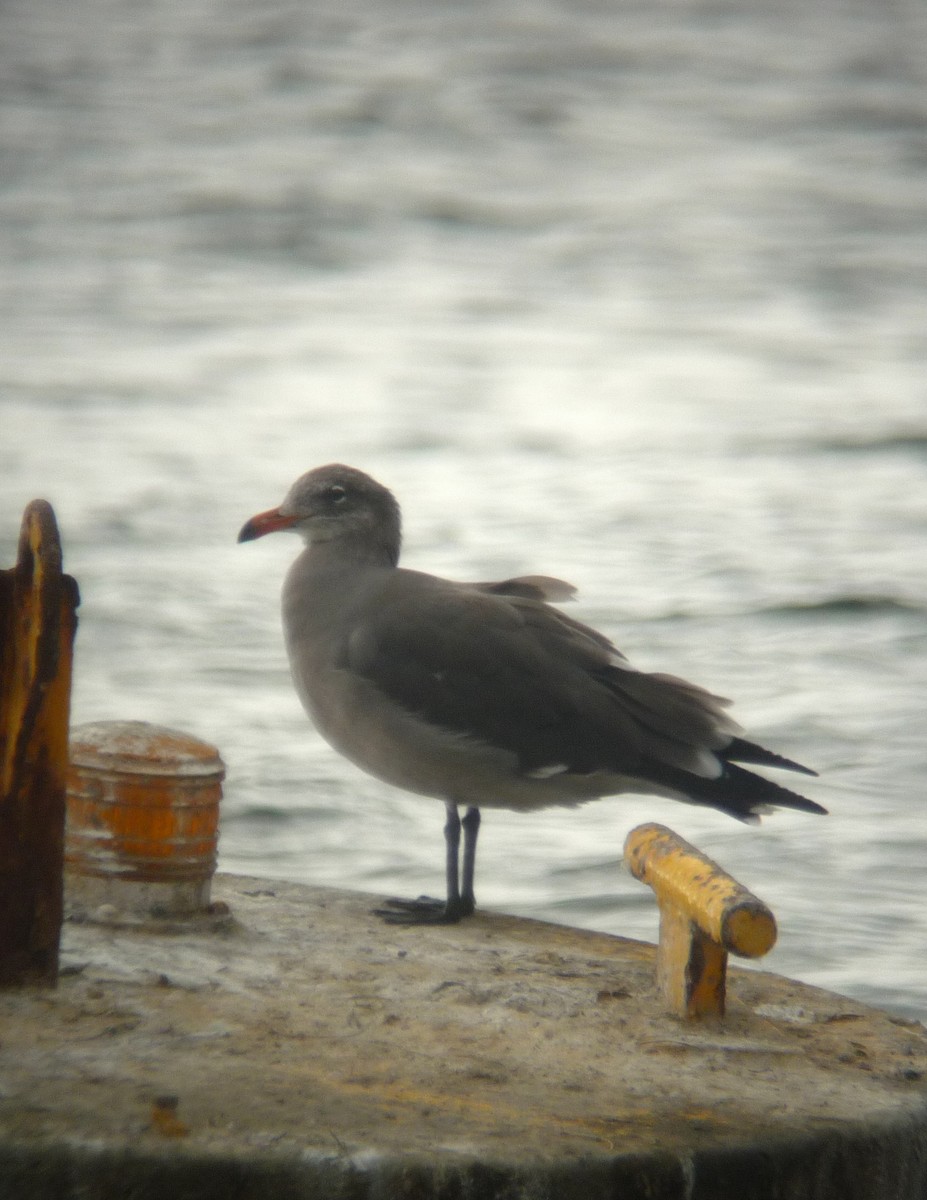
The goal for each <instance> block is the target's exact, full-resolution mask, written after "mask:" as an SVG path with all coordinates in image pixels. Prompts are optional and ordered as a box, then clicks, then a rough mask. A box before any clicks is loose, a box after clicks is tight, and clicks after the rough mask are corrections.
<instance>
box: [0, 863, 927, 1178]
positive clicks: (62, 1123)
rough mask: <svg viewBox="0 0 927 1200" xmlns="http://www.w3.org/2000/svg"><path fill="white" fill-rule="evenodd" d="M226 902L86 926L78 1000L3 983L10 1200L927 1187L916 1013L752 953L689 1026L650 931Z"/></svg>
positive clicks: (314, 901) (69, 939)
mask: <svg viewBox="0 0 927 1200" xmlns="http://www.w3.org/2000/svg"><path fill="white" fill-rule="evenodd" d="M213 894H214V898H215V899H216V900H219V901H225V902H226V903H228V905H229V906H230V908H231V913H232V917H231V919H228V920H226V921H225V922H223V921H222V920H218V921H213V922H212V923H210V922H208V921H204V922H202V923H201V924H200V925H199V926H197V925H196V924H191V925H190V926H189V927H187V928H185V931H184V932H177V929H178V928H179V927H176V926H175V927H174V931H170V929H169V927H166V928H165V929H164V930H162V931H159V932H144V931H140V930H132V929H125V928H111V927H107V926H101V925H91V924H73V923H72V924H68V925H66V927H65V935H64V940H63V951H64V958H63V973H62V978H61V982H60V985H59V987H58V989H57V991H55V992H39V991H23V992H19V993H8V994H5V995H0V1198H2V1200H6V1198H7V1197H9V1198H10V1200H13V1198H15V1200H39V1198H41V1200H47V1198H49V1197H55V1198H56V1200H59V1198H68V1200H71V1198H73V1200H77V1198H78V1197H81V1198H83V1200H86V1198H92V1200H116V1198H119V1200H123V1198H125V1200H128V1198H129V1197H131V1198H132V1200H149V1198H151V1200H154V1198H155V1197H157V1198H158V1200H160V1198H162V1197H168V1196H169V1197H171V1198H172V1200H173V1198H178V1200H206V1198H209V1200H212V1198H216V1200H219V1198H221V1200H246V1198H247V1200H250V1198H252V1197H254V1198H255V1200H256V1198H258V1197H261V1198H265V1197H266V1198H268V1200H270V1198H273V1200H289V1198H290V1197H292V1198H294V1200H295V1198H297V1197H298V1198H300V1200H310V1198H311V1200H315V1198H319V1200H322V1198H324V1200H341V1198H344V1200H355V1198H357V1200H361V1198H364V1200H367V1198H370V1200H374V1198H382V1200H386V1198H389V1200H394V1198H395V1200H419V1198H421V1200H426V1198H429V1200H430V1198H432V1197H439V1198H441V1200H490V1198H492V1200H503V1198H504V1200H555V1198H556V1200H570V1198H572V1197H577V1198H579V1197H581V1198H582V1200H600V1198H601V1200H604V1198H606V1197H621V1200H635V1198H637V1197H645V1196H646V1197H649V1198H650V1200H670V1198H672V1200H677V1198H679V1200H681V1198H683V1197H685V1198H687V1200H705V1198H709V1197H711V1198H712V1200H723V1198H730V1200H733V1198H735V1197H736V1200H765V1198H767V1197H768V1198H772V1197H776V1198H777V1200H788V1198H791V1197H795V1198H798V1197H801V1198H802V1200H805V1198H811V1197H814V1198H816V1200H829V1198H831V1197H833V1198H834V1200H838V1198H839V1200H896V1198H897V1200H915V1198H917V1197H922V1196H925V1195H927V1090H925V1080H927V1031H925V1029H924V1028H923V1027H922V1026H921V1025H919V1024H916V1023H913V1022H909V1021H904V1020H901V1019H896V1018H892V1017H890V1016H888V1015H886V1014H884V1013H880V1012H878V1011H875V1010H873V1009H870V1008H867V1007H866V1006H864V1005H861V1004H857V1003H855V1002H852V1001H849V1000H846V999H844V998H842V997H840V996H835V995H831V994H830V993H826V992H822V991H820V990H817V989H814V988H809V987H805V986H803V985H801V984H797V983H794V982H792V981H790V980H785V979H782V978H779V977H777V976H773V975H769V974H762V973H758V972H741V971H734V972H732V973H731V979H730V986H729V1013H728V1017H727V1018H726V1019H725V1021H724V1023H723V1024H722V1025H717V1024H708V1025H683V1024H681V1023H680V1022H678V1021H677V1020H675V1019H673V1018H670V1017H667V1016H663V1015H661V1013H660V1011H659V1002H658V1000H657V997H656V992H655V988H654V983H653V957H654V951H653V947H651V946H646V945H643V944H641V943H637V942H630V941H625V940H622V939H618V938H613V937H608V936H605V935H599V934H594V933H586V932H582V931H578V930H574V929H569V928H562V927H559V926H552V925H545V924H540V923H537V922H531V921H523V920H518V919H515V918H510V917H505V916H500V915H496V914H485V913H484V914H481V915H478V916H477V917H475V918H474V919H472V920H471V921H469V922H465V923H464V924H462V925H459V926H456V927H447V928H441V927H436V928H432V929H421V928H418V929H414V928H413V929H403V928H398V927H388V926H384V925H383V924H382V923H381V922H380V921H379V920H378V919H377V918H376V917H374V916H372V915H371V913H370V909H371V908H372V907H373V903H374V901H373V899H372V898H371V897H368V896H362V895H358V894H356V893H346V892H340V891H333V890H328V889H310V888H302V887H297V886H294V885H289V884H282V883H277V882H272V883H271V882H268V881H262V880H256V879H246V878H241V877H233V876H218V877H217V879H216V882H215V885H214V892H213ZM165 1094H168V1095H173V1096H176V1097H177V1098H178V1101H179V1103H178V1107H177V1112H176V1121H175V1122H174V1123H173V1124H172V1123H171V1121H170V1120H167V1121H164V1120H161V1121H158V1120H153V1119H152V1104H153V1101H154V1100H155V1098H156V1097H159V1096H163V1095H165ZM172 1135H177V1136H172Z"/></svg>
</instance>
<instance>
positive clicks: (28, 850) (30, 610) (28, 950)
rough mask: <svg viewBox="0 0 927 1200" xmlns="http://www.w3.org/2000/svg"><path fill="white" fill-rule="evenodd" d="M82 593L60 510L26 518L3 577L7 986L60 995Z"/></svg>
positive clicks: (0, 891)
mask: <svg viewBox="0 0 927 1200" xmlns="http://www.w3.org/2000/svg"><path fill="white" fill-rule="evenodd" d="M79 602H80V601H79V597H78V591H77V584H76V583H75V581H74V580H73V579H72V578H71V577H70V576H69V575H64V574H62V571H61V542H60V540H59V538H58V527H57V524H56V522H55V514H54V513H53V512H52V509H51V505H50V504H48V502H47V501H45V500H33V501H32V503H31V504H30V505H29V506H28V507H27V508H26V511H25V513H24V515H23V522H22V529H21V532H20V537H19V555H18V559H17V563H16V566H15V567H13V568H12V569H11V570H7V571H0V986H5V987H15V986H20V985H23V984H35V983H37V984H46V985H52V986H53V985H54V984H55V982H56V981H57V978H58V944H59V940H60V936H61V920H62V856H63V847H64V812H65V779H66V775H67V767H68V716H69V711H70V703H71V661H72V651H73V646H74V634H75V632H76V629H77V612H76V610H77V606H78V604H79Z"/></svg>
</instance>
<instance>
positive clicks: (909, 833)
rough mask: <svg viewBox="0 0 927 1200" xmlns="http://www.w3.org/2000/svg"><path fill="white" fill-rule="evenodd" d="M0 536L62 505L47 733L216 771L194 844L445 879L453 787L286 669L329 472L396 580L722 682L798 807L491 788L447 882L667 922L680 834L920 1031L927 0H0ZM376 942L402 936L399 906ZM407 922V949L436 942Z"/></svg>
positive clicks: (511, 907)
mask: <svg viewBox="0 0 927 1200" xmlns="http://www.w3.org/2000/svg"><path fill="white" fill-rule="evenodd" d="M0 20H2V32H3V37H2V39H0V122H2V124H0V305H2V325H0V328H2V340H3V353H2V355H0V565H4V566H9V565H12V563H13V561H14V558H15V544H16V538H17V534H18V529H19V522H20V518H21V513H22V509H23V507H24V506H25V504H26V503H27V502H28V501H29V500H31V499H33V498H34V497H36V496H44V497H46V498H47V499H48V500H50V501H51V502H52V504H53V505H54V508H55V511H56V514H57V518H58V522H59V525H60V528H61V533H62V538H63V543H64V548H65V558H66V569H68V570H69V571H70V572H71V573H72V574H73V575H75V576H76V577H77V579H78V581H79V584H80V589H81V595H82V606H81V610H80V628H79V632H78V642H77V653H76V677H75V686H74V696H73V720H74V722H75V723H78V724H79V723H83V722H86V721H91V720H105V719H140V720H148V721H154V722H160V723H164V724H167V725H171V726H173V727H176V728H178V729H182V730H186V731H189V732H191V733H194V734H197V735H199V736H201V737H204V738H206V739H207V740H209V741H211V742H213V743H215V744H216V745H217V746H218V747H219V748H220V750H221V753H222V755H223V758H224V759H225V761H226V764H227V768H228V778H227V782H226V789H225V799H224V812H223V820H222V838H221V864H220V865H221V867H222V868H224V869H225V870H230V871H240V872H250V873H253V874H257V875H262V876H267V877H279V878H286V879H292V880H301V881H306V882H312V883H322V884H334V885H338V886H343V887H349V888H358V889H364V890H367V891H370V892H374V893H379V894H383V893H387V894H399V895H416V894H418V893H420V892H425V891H427V892H430V893H432V894H441V890H442V887H443V869H442V861H443V844H442V837H441V826H442V824H443V810H442V807H441V805H440V804H439V803H437V802H435V801H431V800H427V799H421V798H416V797H412V796H407V795H403V794H401V793H397V792H395V791H393V790H391V789H390V788H388V787H386V786H385V785H381V784H379V783H377V782H376V781H375V780H372V779H369V778H367V777H365V776H364V775H362V774H361V773H359V772H358V771H357V770H356V769H354V768H353V767H351V766H350V765H348V764H347V763H345V762H343V761H341V760H340V759H339V758H338V757H337V756H336V755H335V753H334V752H333V751H331V750H330V749H329V748H328V747H327V746H326V745H325V744H324V743H322V742H321V741H320V739H319V738H318V737H317V736H316V735H315V734H314V732H313V731H312V730H311V728H310V727H309V725H308V722H307V720H306V718H305V717H304V716H303V714H302V712H301V710H300V707H299V704H298V702H297V700H296V698H295V695H294V694H293V691H292V688H291V686H290V682H289V677H288V670H287V665H286V662H285V658H284V651H283V645H282V639H281V634H280V627H279V614H278V594H279V588H280V584H281V581H282V577H283V574H284V572H285V570H286V567H287V565H288V563H289V561H290V560H291V558H292V557H293V556H294V555H295V553H296V552H297V549H298V544H297V542H296V541H295V540H294V539H292V538H289V539H288V538H284V537H280V538H268V539H266V540H265V541H261V542H258V543H256V544H252V545H246V546H237V545H236V543H235V537H236V534H237V532H238V529H239V528H240V526H241V525H242V524H243V522H244V521H245V520H246V519H247V518H248V517H250V516H251V515H252V514H253V513H255V512H257V511H259V510H262V509H265V508H268V507H271V506H272V505H275V504H277V503H278V502H279V501H280V499H281V498H282V496H283V494H284V492H285V490H286V489H287V487H288V486H289V484H290V483H291V481H292V480H293V479H294V478H295V477H296V476H297V475H299V474H301V473H302V472H303V471H305V470H307V469H308V468H310V467H312V466H316V465H319V464H321V463H325V462H328V461H331V460H340V461H344V462H348V463H351V464H353V465H355V466H358V467H361V468H363V469H365V470H368V471H370V472H371V473H373V474H374V475H376V476H377V477H378V478H379V479H381V480H382V481H383V482H384V483H386V484H387V485H389V486H390V487H392V488H393V489H394V491H395V492H396V493H397V495H398V497H399V499H400V501H401V502H402V504H403V507H404V511H405V517H406V551H405V558H404V561H405V563H406V564H407V565H411V566H415V567H418V568H421V569H424V570H431V571H436V572H439V573H443V574H447V575H450V576H453V577H457V578H461V579H465V578H483V579H485V578H492V577H494V576H495V577H503V576H509V575H513V574H519V573H529V572H537V573H546V574H551V575H557V576H561V577H563V578H565V579H569V580H571V581H572V582H573V583H574V584H576V585H577V586H578V588H579V599H578V602H577V603H575V604H574V605H573V606H572V607H571V613H572V614H573V615H575V616H577V617H579V618H580V619H584V620H587V621H590V622H592V623H594V624H595V625H597V626H598V627H599V628H600V629H602V630H603V631H604V632H606V633H607V634H608V635H609V636H611V637H612V638H613V639H614V640H615V641H616V643H617V644H618V645H619V646H620V647H621V648H622V649H623V650H624V651H625V653H627V654H628V655H629V656H630V657H631V659H632V661H633V662H634V663H635V664H637V665H638V666H640V667H643V668H646V669H652V670H666V671H670V672H673V673H676V674H680V675H683V676H685V677H687V678H689V679H692V680H693V681H695V682H698V683H701V684H703V685H704V686H707V687H709V688H710V689H712V690H714V691H716V692H718V693H720V694H722V695H727V696H731V697H733V698H734V699H735V701H736V704H735V708H734V712H735V714H736V715H737V717H738V718H739V719H740V720H741V722H742V723H743V724H744V725H745V726H746V727H747V728H748V730H749V731H750V733H751V735H752V736H754V737H755V738H756V739H758V740H760V741H762V742H764V743H766V744H768V745H770V746H772V747H773V748H775V749H778V750H779V751H781V752H782V753H784V754H787V755H789V756H791V757H793V758H797V759H799V760H801V761H803V762H806V763H808V764H809V765H811V766H813V767H815V768H816V769H817V770H818V771H819V772H820V778H819V779H817V780H812V781H808V782H807V788H806V790H807V793H808V794H809V795H811V796H813V798H815V799H816V800H818V801H819V802H821V803H822V804H824V805H826V806H827V807H828V808H829V810H830V815H829V816H827V817H823V818H816V817H810V816H805V815H802V814H789V813H778V814H775V815H773V816H770V817H768V818H766V819H764V821H763V823H762V825H761V826H759V827H748V826H743V825H740V824H738V823H737V822H735V821H732V820H730V819H729V818H727V817H725V816H724V815H722V814H720V813H716V812H713V811H708V810H700V809H697V808H693V807H689V806H686V805H681V804H676V803H673V802H671V801H668V800H659V799H654V798H648V797H623V798H620V797H619V798H615V799H611V800H604V801H600V802H597V803H594V804H590V805H588V806H586V807H584V808H580V809H576V810H547V811H544V812H540V813H536V814H534V815H530V816H519V815H517V814H511V813H501V812H487V813H485V814H484V816H485V820H484V825H483V831H482V834H481V847H480V856H479V862H478V874H477V892H478V897H479V900H480V903H481V905H483V906H484V907H488V908H497V909H503V910H507V911H511V912H515V913H521V914H526V915H530V916H532V917H539V918H543V919H545V920H551V921H558V922H564V923H570V924H574V925H580V926H586V927H591V928H595V929H600V930H606V931H611V932H616V933H622V934H628V935H631V936H635V937H644V938H648V939H653V938H654V937H655V935H656V926H657V918H656V909H655V904H654V902H653V898H652V896H651V894H650V893H649V891H648V890H647V889H645V888H644V887H642V885H640V884H639V883H637V882H636V881H634V880H633V879H632V878H631V877H630V875H628V873H627V872H626V871H624V870H623V869H622V868H621V866H620V860H621V849H622V845H623V841H624V838H625V835H626V834H627V832H628V830H629V829H631V828H632V827H633V826H634V825H636V824H639V823H641V822H643V821H650V820H657V821H661V822H664V823H667V824H670V825H671V826H672V827H673V828H675V829H676V830H677V831H678V832H679V833H681V834H682V835H683V836H685V837H687V838H689V839H690V840H692V841H694V842H695V843H696V844H697V845H699V846H700V847H701V848H702V849H703V850H704V851H705V852H706V853H708V854H710V855H711V856H712V857H714V858H715V859H717V860H719V861H720V862H721V863H722V864H723V865H724V866H726V867H727V868H728V869H729V870H730V871H731V872H732V873H733V874H734V875H736V876H737V877H738V878H739V879H740V880H741V881H742V882H744V883H745V884H747V885H748V886H749V887H751V888H752V889H753V890H754V891H756V892H757V893H758V894H759V895H760V896H762V897H763V898H764V899H765V900H766V901H767V902H768V903H769V904H770V906H771V907H772V908H773V909H774V911H775V912H776V914H777V917H778V920H779V925H780V941H779V945H778V946H777V948H776V949H775V951H774V952H773V953H772V954H771V955H770V956H769V957H768V958H767V959H766V960H764V963H763V965H764V966H768V967H769V968H770V969H771V970H774V971H777V972H781V973H783V974H787V975H793V976H796V977H799V978H801V979H803V980H806V981H808V982H811V983H815V984H819V985H822V986H825V987H828V988H833V989H835V990H837V991H841V992H844V993H847V994H851V995H853V996H855V997H858V998H861V999H863V1000H867V1001H871V1002H874V1003H877V1004H879V1005H882V1006H884V1007H888V1008H890V1009H892V1010H893V1011H896V1012H898V1013H899V1014H903V1015H905V1014H906V1015H909V1016H914V1017H919V1018H924V1017H927V953H925V950H927V946H925V942H927V903H925V901H927V883H925V880H927V871H925V866H927V711H925V710H927V703H925V698H927V383H925V358H927V353H925V352H927V65H925V64H927V10H925V9H924V8H923V6H922V5H921V4H920V3H919V2H918V0H894V2H893V3H891V4H885V3H882V2H881V0H818V2H817V3H815V4H813V5H808V4H807V3H805V2H804V0H802V2H798V0H738V2H735V3H732V4H719V3H716V2H715V0H689V2H687V3H675V2H672V0H667V2H661V3H657V2H656V0H646V2H644V0H628V2H622V3H600V2H599V0H493V2H489V0H482V2H478V0H428V2H427V3H424V2H421V0H363V2H361V0H342V2H340V3H339V4H338V5H337V6H335V5H308V4H298V3H295V2H291V3H284V2H276V0H263V2H262V0H247V2H245V0H183V3H180V2H179V0H149V2H147V3H145V4H144V5H140V4H136V3H132V2H131V0H70V2H69V3H67V4H61V3H60V0H8V2H7V3H5V4H4V5H3V12H2V17H0ZM404 936H406V935H404ZM408 936H422V937H426V936H427V931H425V932H420V933H416V934H415V935H408Z"/></svg>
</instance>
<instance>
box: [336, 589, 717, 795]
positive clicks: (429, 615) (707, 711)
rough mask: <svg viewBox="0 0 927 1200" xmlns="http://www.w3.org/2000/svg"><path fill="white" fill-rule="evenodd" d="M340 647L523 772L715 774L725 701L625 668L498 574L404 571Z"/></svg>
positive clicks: (589, 633) (402, 697)
mask: <svg viewBox="0 0 927 1200" xmlns="http://www.w3.org/2000/svg"><path fill="white" fill-rule="evenodd" d="M404 574H405V578H404V580H403V583H402V587H401V588H395V589H391V588H389V587H387V589H386V590H385V591H384V594H383V595H382V597H381V598H380V601H379V603H378V604H377V605H376V606H374V607H373V611H374V615H373V616H369V617H368V618H367V619H366V620H365V621H364V622H363V623H362V624H361V625H359V626H357V627H356V628H355V629H354V631H353V633H352V636H351V639H350V643H349V645H348V646H347V647H346V648H345V654H346V661H345V665H347V666H348V667H349V668H350V669H351V670H352V671H354V672H357V673H358V674H360V675H362V676H364V677H365V678H367V679H368V680H370V681H371V682H372V683H373V684H375V685H376V687H377V688H379V689H380V690H381V691H382V692H384V693H385V694H386V695H387V696H389V697H390V698H391V699H392V700H394V701H396V702H397V703H399V704H401V705H403V707H405V708H406V709H408V710H409V711H411V712H414V713H415V714H416V715H418V716H419V717H421V718H423V719H424V720H426V721H428V722H429V723H431V724H433V725H437V726H440V727H442V728H445V729H449V730H454V731H456V732H458V733H462V734H466V735H468V736H471V737H474V738H477V739H479V740H482V741H484V742H487V743H489V744H491V745H494V746H499V747H501V748H503V749H505V750H508V751H510V752H511V753H513V754H515V755H516V756H517V758H518V761H519V764H520V767H521V769H522V770H523V771H524V772H525V773H531V772H535V771H539V770H542V769H543V768H546V767H554V766H557V767H560V768H565V769H566V770H568V771H570V772H572V773H576V774H588V773H591V772H593V771H608V772H614V773H616V774H632V775H634V774H637V773H640V772H643V771H646V770H650V769H652V764H659V763H667V764H670V765H672V766H675V767H678V768H681V769H683V770H688V771H695V772H696V773H699V774H702V775H711V774H717V773H718V770H719V767H718V762H717V759H716V758H715V757H714V755H713V754H712V753H711V752H712V751H714V750H719V749H721V748H722V747H724V746H725V745H727V744H728V743H729V742H730V741H731V737H732V734H733V733H734V731H735V729H736V727H735V726H734V725H733V723H732V722H731V721H730V720H729V718H728V717H727V716H726V714H725V712H724V704H725V703H726V702H725V701H722V700H720V699H718V698H717V697H714V696H711V695H710V694H709V693H708V692H705V691H703V690H702V689H701V688H697V687H695V686H694V685H692V684H688V683H685V682H684V681H682V680H677V679H675V678H673V677H671V676H660V675H645V674H642V673H640V672H636V671H634V670H633V668H631V667H630V666H629V665H628V664H627V662H626V660H625V659H624V658H623V656H622V655H621V654H620V653H619V652H618V651H617V650H616V649H615V647H614V646H613V645H612V644H611V642H610V641H609V640H608V639H607V638H605V637H604V636H603V635H602V634H600V633H598V632H596V631H595V630H593V629H590V628H588V627H587V626H585V625H582V624H581V623H580V622H578V621H575V620H572V619H571V618H569V617H567V616H565V615H564V614H563V613H561V612H559V611H558V610H557V609H554V608H551V607H550V606H549V605H547V604H546V603H544V602H543V601H541V600H536V599H531V598H528V597H526V596H524V595H522V594H519V593H520V590H521V588H520V586H519V587H517V588H516V587H513V586H512V585H513V583H515V584H521V581H505V583H504V584H503V585H501V587H502V588H503V589H504V590H501V591H500V590H498V589H499V586H500V585H496V590H494V591H492V592H490V591H489V590H488V586H487V585H485V584H482V585H478V586H477V587H475V588H474V587H468V586H464V585H454V584H444V585H443V586H435V583H436V582H437V581H434V582H432V581H431V580H427V581H423V582H422V583H421V584H420V585H419V586H415V585H413V586H411V587H410V580H412V579H421V578H423V577H416V576H415V575H414V573H413V572H406V573H404Z"/></svg>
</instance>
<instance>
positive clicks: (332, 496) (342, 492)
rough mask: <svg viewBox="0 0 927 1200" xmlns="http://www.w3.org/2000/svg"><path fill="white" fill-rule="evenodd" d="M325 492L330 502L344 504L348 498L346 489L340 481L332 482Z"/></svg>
mask: <svg viewBox="0 0 927 1200" xmlns="http://www.w3.org/2000/svg"><path fill="white" fill-rule="evenodd" d="M325 494H326V496H327V497H328V499H329V500H330V501H331V502H332V504H344V502H345V500H347V498H348V492H347V489H346V488H343V487H342V486H341V484H340V483H333V484H332V485H331V487H330V488H328V490H327V491H326V493H325Z"/></svg>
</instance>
